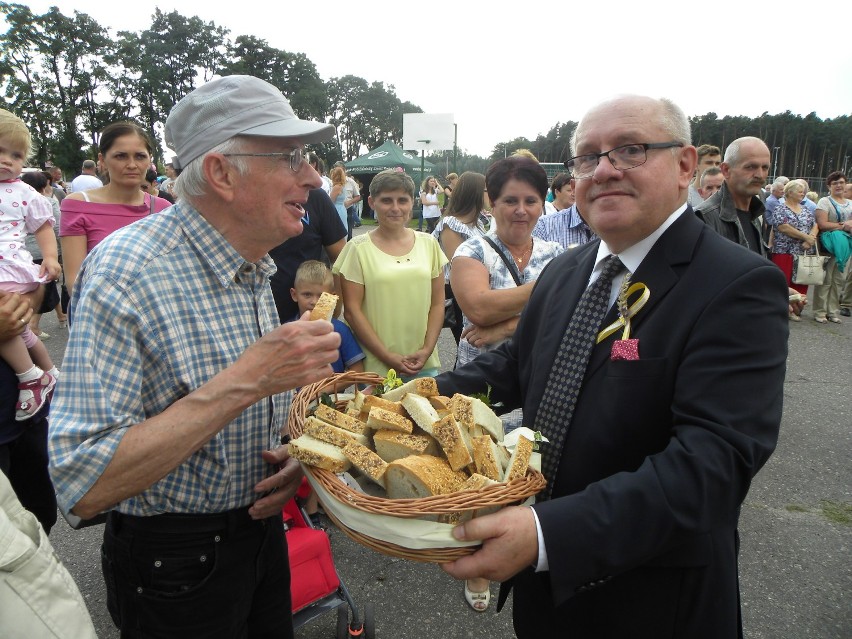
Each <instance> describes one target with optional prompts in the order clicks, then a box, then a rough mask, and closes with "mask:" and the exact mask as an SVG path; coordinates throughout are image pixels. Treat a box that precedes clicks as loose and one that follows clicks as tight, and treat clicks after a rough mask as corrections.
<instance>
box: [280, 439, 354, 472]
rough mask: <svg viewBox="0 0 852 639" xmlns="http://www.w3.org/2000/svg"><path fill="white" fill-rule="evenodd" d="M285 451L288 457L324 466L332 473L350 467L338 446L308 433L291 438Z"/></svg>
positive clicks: (318, 466)
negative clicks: (288, 454)
mask: <svg viewBox="0 0 852 639" xmlns="http://www.w3.org/2000/svg"><path fill="white" fill-rule="evenodd" d="M287 452H288V453H290V457H293V458H294V459H298V460H299V461H300V462H302V463H304V464H308V465H309V466H314V467H316V468H324V469H325V470H328V471H331V472H333V473H342V472H345V471H347V470H349V469H350V468H351V467H352V464H351V463H350V462H349V460H348V459H346V455H344V454H343V451H342V450H341V449H340V448H338V447H337V446H335V445H334V444H329V443H328V442H324V441H321V440H319V439H315V438H313V437H311V436H310V435H302V436H301V437H297V438H296V439H291V440H290V443H289V444H288V445H287Z"/></svg>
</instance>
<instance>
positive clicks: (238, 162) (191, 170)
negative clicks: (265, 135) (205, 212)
mask: <svg viewBox="0 0 852 639" xmlns="http://www.w3.org/2000/svg"><path fill="white" fill-rule="evenodd" d="M245 149H246V140H245V138H241V137H239V136H236V137H233V138H231V139H229V140H225V141H224V142H222V144H217V145H216V146H214V147H213V148H212V149H210V150H209V151H207V152H206V153H204V154H203V155H200V156H199V157H197V158H195V159H193V160H192V161H191V162H190V163H189V164H187V165H186V168H185V169H183V171H181V174H180V175H179V176H177V179H176V180H175V184H174V192H175V195H176V196H177V197H178V198H179V199H182V200H188V201H190V202H192V200H193V199H194V198H197V197H202V196H204V195H206V193H207V180H206V179H205V177H204V158H206V157H207V156H208V155H209V154H211V153H222V154H225V153H243V152H244V151H245ZM229 160H230V162H231V164H232V165H233V166H234V168H235V169H236V170H237V173H239V174H240V175H246V174H247V173H248V171H249V167H248V162H246V159H245V158H229Z"/></svg>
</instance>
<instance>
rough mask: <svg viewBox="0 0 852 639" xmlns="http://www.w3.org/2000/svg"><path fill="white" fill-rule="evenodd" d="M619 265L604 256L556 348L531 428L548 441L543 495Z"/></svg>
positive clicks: (550, 485) (552, 480)
mask: <svg viewBox="0 0 852 639" xmlns="http://www.w3.org/2000/svg"><path fill="white" fill-rule="evenodd" d="M623 268H624V265H623V264H622V263H621V260H619V259H618V257H616V256H615V255H610V256H609V257H608V258H606V261H605V263H604V267H603V270H602V271H601V274H600V277H598V279H596V280H595V281H594V283H593V284H592V285H591V286H589V287H588V288H586V290H585V291H584V292H583V295H582V296H581V297H580V300H579V301H578V302H577V307H576V308H575V309H574V315H573V316H572V317H571V321H570V322H569V323H568V328H566V329H565V334H564V335H563V336H562V342H561V343H560V344H559V350H558V351H557V352H556V359H554V360H553V367H552V368H551V369H550V376H549V377H548V378H547V385H546V386H545V388H544V394H543V395H542V398H541V404H540V405H539V409H538V413H537V416H536V423H535V428H536V429H537V430H539V431H541V434H542V435H543V436H544V437H546V438H547V439H548V440H549V442H550V443H548V444H545V445H544V447H543V448H542V461H541V466H542V472H543V473H544V476H545V477H546V478H547V488H546V489H545V490H544V494H543V498H544V499H550V494H551V493H552V492H553V484H554V483H555V481H556V469H557V468H558V466H559V461H560V460H561V459H562V448H563V447H564V446H565V439H566V436H567V433H568V428H569V427H570V425H571V417H572V416H573V415H574V407H575V406H576V405H577V398H578V397H579V396H580V388H581V387H582V385H583V377H584V376H585V375H586V368H587V367H588V365H589V356H590V355H591V353H592V348H594V346H595V340H596V338H597V334H598V331H599V330H600V325H601V322H603V318H604V316H605V315H606V312H607V310H608V309H609V296H610V291H611V290H612V280H613V279H614V278H615V275H616V274H617V273H618V272H619V271H621V270H622V269H623Z"/></svg>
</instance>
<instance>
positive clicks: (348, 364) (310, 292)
mask: <svg viewBox="0 0 852 639" xmlns="http://www.w3.org/2000/svg"><path fill="white" fill-rule="evenodd" d="M323 293H334V277H333V276H332V274H331V271H330V270H329V268H328V267H327V266H326V265H325V264H323V263H322V262H320V261H318V260H307V261H305V262H302V264H301V266H299V268H298V269H297V270H296V279H295V281H294V282H293V288H291V289H290V297H292V298H293V301H294V302H296V304H298V305H299V314H298V315H297V316H296V317H294V318H293V319H294V320H297V319H299V318H300V317H301V316H302V315H304V314H305V312H306V311H312V310H313V308H314V306H316V303H317V300H319V298H320V295H322V294H323ZM331 324H332V325H333V326H334V330H335V331H336V332H337V333H339V334H340V349H339V350H340V357H338V359H337V361H336V362H334V363H333V364H332V365H331V367H332V368H333V369H334V372H335V373H342V372H344V371H352V372H355V373H363V372H364V359H365V358H366V355H364V351H362V350H361V347H360V346H359V345H358V342H357V341H355V336H354V335H353V334H352V330H351V329H350V328H349V327H348V326H347V325H346V324H344V323H343V322H341V321H340V320H339V319H337V318H334V319H332V320H331Z"/></svg>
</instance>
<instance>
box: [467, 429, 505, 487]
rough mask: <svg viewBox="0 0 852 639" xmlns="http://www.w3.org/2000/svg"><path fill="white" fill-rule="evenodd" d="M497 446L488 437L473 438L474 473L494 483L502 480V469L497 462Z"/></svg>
mask: <svg viewBox="0 0 852 639" xmlns="http://www.w3.org/2000/svg"><path fill="white" fill-rule="evenodd" d="M498 455H499V453H498V452H497V444H495V443H494V440H493V439H491V436H490V435H482V436H481V437H474V438H473V462H474V463H475V464H476V472H477V473H479V474H480V475H484V476H485V477H488V478H489V479H492V480H494V481H501V480H502V479H503V467H502V466H501V465H500V462H499V461H497V459H498Z"/></svg>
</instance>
